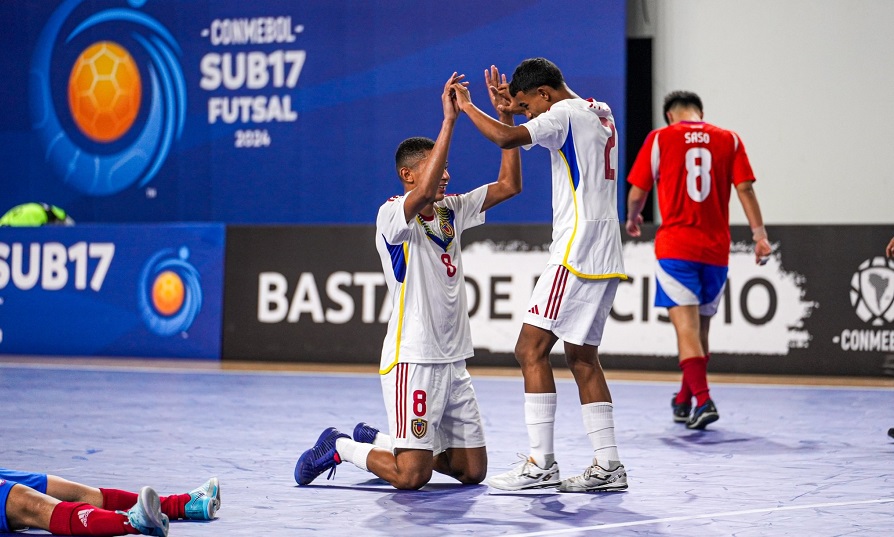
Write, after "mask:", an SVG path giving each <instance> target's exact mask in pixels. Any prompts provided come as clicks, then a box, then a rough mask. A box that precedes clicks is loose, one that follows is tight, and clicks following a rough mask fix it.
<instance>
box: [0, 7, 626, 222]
mask: <svg viewBox="0 0 894 537" xmlns="http://www.w3.org/2000/svg"><path fill="white" fill-rule="evenodd" d="M625 6H626V2H625V1H624V0H603V1H600V2H599V3H597V4H594V3H592V2H588V1H584V0H571V1H568V2H563V3H562V5H561V8H559V9H557V7H556V4H555V3H554V2H551V1H547V0H521V1H519V0H516V1H508V0H494V1H491V2H473V1H460V2H454V3H444V2H434V1H422V2H356V1H355V2H336V1H331V0H308V1H302V2H295V1H292V0H257V1H252V2H246V1H242V0H194V1H189V2H184V1H182V0H62V1H58V0H46V1H40V2H35V1H33V0H4V1H3V2H0V21H2V24H3V32H2V35H0V45H2V49H3V51H4V54H2V55H0V70H2V73H3V76H4V79H5V80H6V81H7V83H5V84H4V85H3V89H0V104H2V106H3V110H4V113H3V114H2V115H0V142H2V143H0V161H2V162H3V174H2V179H0V184H2V188H0V214H2V213H3V212H5V211H6V210H8V209H9V208H10V207H12V206H14V205H18V204H20V203H24V202H33V201H42V202H47V203H52V204H55V205H58V206H60V207H62V208H64V209H66V210H67V211H68V212H69V214H71V215H72V217H73V218H74V219H75V220H76V221H78V222H91V223H96V222H135V221H136V222H159V221H215V222H226V223H245V224H248V223H335V224H339V223H345V224H351V223H366V224H371V223H373V222H374V220H375V211H376V208H377V207H378V203H381V202H384V200H386V199H388V198H389V197H390V196H392V195H394V194H396V193H401V190H402V189H401V186H400V183H399V182H398V179H397V177H396V174H395V171H394V153H395V149H396V148H397V146H398V144H399V143H400V142H401V141H402V140H403V139H405V138H408V137H411V136H428V137H430V138H435V137H437V134H438V131H439V129H440V126H441V122H442V119H443V111H442V105H441V98H440V96H441V93H442V90H443V86H444V83H445V82H446V81H447V79H448V77H450V75H451V74H452V73H453V72H454V71H456V72H459V73H465V74H466V75H467V79H466V80H467V81H469V82H470V84H471V85H470V90H471V94H472V98H473V101H474V102H475V103H476V104H478V105H479V106H480V107H481V108H483V109H484V110H486V111H489V112H490V113H493V109H492V106H491V104H490V100H489V98H488V94H487V89H486V87H485V84H484V75H483V73H484V70H485V69H486V68H488V67H490V66H491V65H492V64H496V65H497V66H498V67H500V68H501V69H502V71H503V72H504V73H505V74H507V75H508V76H511V74H512V70H513V69H514V67H515V66H516V65H517V64H518V63H519V62H520V61H521V60H523V59H525V58H528V57H535V56H545V57H547V58H549V59H551V60H553V61H554V62H556V63H557V64H558V65H559V67H560V68H561V69H562V70H563V72H564V73H565V75H566V78H567V80H568V83H569V85H570V86H571V87H572V88H573V89H574V90H575V91H576V92H577V93H579V94H580V95H581V96H582V97H593V98H596V99H598V100H600V101H604V102H607V103H608V104H609V105H611V107H612V109H613V112H614V117H615V120H616V124H617V130H618V134H619V137H620V138H621V139H623V137H624V123H625V121H624V111H625V102H624V96H625V57H626V56H625V46H626V36H625V9H626V7H625ZM522 119H523V118H519V120H522ZM499 162H500V150H499V149H498V148H497V147H496V146H495V145H494V144H492V143H490V142H488V141H486V140H485V139H484V138H483V136H481V134H479V133H478V131H477V130H475V128H474V127H473V126H472V125H471V122H470V121H469V120H468V119H467V118H464V117H463V118H460V120H459V121H458V124H457V128H456V132H455V135H454V142H453V144H452V151H451V155H450V164H451V167H450V170H451V174H452V175H453V177H454V182H455V183H454V184H456V185H463V184H464V185H466V186H465V187H462V186H458V190H469V189H471V186H470V185H478V184H481V183H483V182H486V181H490V180H493V179H494V178H495V177H496V176H497V170H498V168H499ZM619 162H624V157H623V155H620V158H619ZM525 174H526V176H530V177H532V178H533V177H541V178H546V180H538V181H529V182H528V183H527V184H526V186H525V188H526V190H527V191H528V192H530V193H532V194H534V195H532V196H531V197H529V198H526V199H527V200H529V201H528V202H519V203H514V204H513V205H512V207H509V206H507V207H501V208H499V209H498V210H496V211H493V214H492V215H491V219H492V220H493V221H505V222H522V221H523V222H548V221H549V219H550V211H549V206H548V205H546V204H542V203H539V200H540V199H543V198H544V197H548V196H549V189H550V182H549V181H548V178H549V174H550V171H549V157H548V155H547V152H546V150H542V149H537V150H534V151H532V152H531V153H530V156H527V157H526V158H525ZM370 200H376V202H375V203H373V204H372V205H370ZM535 200H536V201H535Z"/></svg>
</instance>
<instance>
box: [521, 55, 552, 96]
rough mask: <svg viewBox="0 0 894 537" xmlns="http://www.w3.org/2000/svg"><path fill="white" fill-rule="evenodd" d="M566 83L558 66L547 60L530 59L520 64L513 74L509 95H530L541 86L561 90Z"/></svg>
mask: <svg viewBox="0 0 894 537" xmlns="http://www.w3.org/2000/svg"><path fill="white" fill-rule="evenodd" d="M564 83H565V78H564V77H563V76H562V71H560V70H559V68H558V67H557V66H556V64H554V63H553V62H551V61H549V60H547V59H546V58H528V59H527V60H524V61H523V62H521V63H520V64H518V67H516V68H515V72H514V73H512V82H510V83H509V95H512V96H515V95H516V94H517V93H518V92H522V93H528V92H529V91H531V90H533V89H536V88H539V87H540V86H549V87H551V88H553V89H559V88H561V87H562V85H563V84H564Z"/></svg>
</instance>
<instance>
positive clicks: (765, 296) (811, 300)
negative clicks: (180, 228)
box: [223, 225, 894, 376]
mask: <svg viewBox="0 0 894 537" xmlns="http://www.w3.org/2000/svg"><path fill="white" fill-rule="evenodd" d="M769 231H770V238H771V242H772V243H773V246H774V254H773V256H772V258H771V260H770V262H769V263H768V264H767V265H766V266H757V265H756V264H755V263H754V256H753V253H752V251H751V243H750V231H749V230H748V229H747V228H745V227H742V226H736V227H734V228H733V233H732V238H733V245H732V249H731V250H732V251H731V255H730V272H729V284H728V286H727V289H726V290H725V292H724V296H723V299H722V300H721V304H720V308H719V311H718V314H717V315H716V316H715V317H714V318H713V320H712V327H711V342H710V343H711V355H712V358H711V370H712V371H716V372H734V373H765V374H796V375H802V374H803V375H859V376H889V375H894V261H892V260H888V259H885V258H884V257H883V253H884V246H885V245H886V244H887V241H888V240H889V239H890V238H891V234H892V233H894V230H892V229H891V228H888V227H885V226H773V227H771V228H770V230H769ZM374 233H375V231H374V229H373V228H372V227H371V226H355V227H315V226H308V227H287V226H281V227H248V226H244V227H230V228H228V241H227V255H226V259H227V261H226V263H227V264H226V294H225V300H224V341H223V357H224V359H228V360H264V361H271V360H272V361H310V362H332V363H370V364H374V363H377V362H378V359H379V353H380V350H381V344H382V339H383V337H384V334H385V323H386V322H387V319H388V314H389V311H388V310H387V309H386V307H385V300H384V299H385V283H384V277H383V276H382V274H381V267H380V264H379V260H378V256H377V254H376V251H375V248H374ZM550 235H551V230H550V228H549V226H542V225H520V226H502V225H485V226H482V227H480V228H476V229H474V230H471V231H469V232H468V233H466V234H465V236H464V237H463V250H464V263H465V269H466V270H465V272H466V283H467V286H466V288H467V292H468V294H469V308H470V319H471V325H472V336H473V340H474V344H475V347H476V357H475V358H474V363H476V364H479V365H507V366H514V365H515V360H514V358H513V356H512V352H513V349H514V346H515V339H516V337H517V335H518V330H519V328H520V326H521V318H522V314H523V312H524V311H526V310H527V307H528V306H527V301H528V298H529V296H530V291H531V289H532V288H533V284H534V281H535V280H536V278H537V277H538V276H539V275H540V272H541V271H542V269H543V267H544V266H545V264H546V260H547V257H548V252H547V249H548V245H549V242H550ZM653 239H654V229H653V228H647V229H646V230H645V233H644V236H643V237H642V238H640V239H639V240H626V238H625V243H624V258H625V265H626V271H627V273H628V275H629V276H630V277H629V279H628V280H626V281H624V282H622V283H621V284H620V286H619V289H618V294H617V296H616V299H615V304H614V308H613V310H612V314H611V318H610V319H609V321H608V323H607V325H606V329H605V335H604V337H603V341H602V345H601V346H600V354H601V356H602V361H603V364H604V365H605V366H606V367H607V368H613V369H645V370H667V371H677V370H678V369H677V360H676V358H675V356H674V355H675V353H676V340H675V336H674V333H673V328H672V327H671V325H670V323H669V322H668V319H667V315H666V311H665V310H664V309H663V308H655V307H654V306H652V304H653V300H654V293H655V283H654V265H655V260H654V253H653ZM554 352H556V353H557V354H556V355H554V356H553V359H554V361H555V363H556V364H561V363H562V362H563V360H562V356H561V346H559V347H557V349H554Z"/></svg>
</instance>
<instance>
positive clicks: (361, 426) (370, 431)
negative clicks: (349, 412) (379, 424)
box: [354, 421, 379, 444]
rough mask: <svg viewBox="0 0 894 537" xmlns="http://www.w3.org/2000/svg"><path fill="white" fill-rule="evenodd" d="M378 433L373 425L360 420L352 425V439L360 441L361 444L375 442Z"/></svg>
mask: <svg viewBox="0 0 894 537" xmlns="http://www.w3.org/2000/svg"><path fill="white" fill-rule="evenodd" d="M377 434H379V430H378V429H376V428H375V427H371V426H369V425H367V424H366V423H364V422H362V421H361V422H360V423H358V424H357V426H356V427H354V441H355V442H361V443H363V444H374V443H375V442H376V435H377Z"/></svg>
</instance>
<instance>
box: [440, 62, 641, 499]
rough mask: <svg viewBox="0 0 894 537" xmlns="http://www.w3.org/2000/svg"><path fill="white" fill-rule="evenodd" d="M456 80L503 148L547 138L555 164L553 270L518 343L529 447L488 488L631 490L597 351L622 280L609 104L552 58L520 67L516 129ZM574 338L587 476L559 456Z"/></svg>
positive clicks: (466, 105)
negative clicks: (562, 467) (560, 364)
mask: <svg viewBox="0 0 894 537" xmlns="http://www.w3.org/2000/svg"><path fill="white" fill-rule="evenodd" d="M455 87H456V93H457V102H458V103H459V106H460V109H461V110H462V111H463V112H465V113H466V115H468V116H469V119H471V120H472V123H474V124H475V126H476V127H477V128H478V130H480V131H481V133H482V134H484V136H485V137H486V138H488V139H489V140H491V141H492V142H494V143H496V144H497V145H499V146H500V147H501V148H503V149H504V150H505V149H508V148H513V147H519V146H524V147H525V148H530V147H531V146H533V145H539V146H542V147H545V148H547V149H549V151H550V158H551V161H552V189H553V243H552V245H551V246H550V259H549V262H548V265H547V267H546V270H545V271H544V272H543V275H542V276H541V277H540V279H539V280H538V282H537V285H536V286H535V288H534V292H533V294H532V296H531V301H530V303H529V304H528V313H527V314H526V315H525V320H524V324H523V325H522V329H521V333H520V334H519V336H518V342H517V343H516V346H515V357H516V360H518V363H519V365H520V366H521V370H522V374H523V375H524V377H525V423H526V424H527V428H528V439H529V441H530V448H531V450H530V452H529V454H528V456H527V457H524V458H523V460H522V461H520V462H519V464H518V465H517V466H516V467H515V468H513V469H512V470H510V471H508V472H506V473H504V474H501V475H498V476H494V477H492V478H491V479H489V480H488V485H490V486H492V487H494V488H498V489H504V490H521V489H532V488H544V487H555V486H557V487H558V488H559V490H560V491H562V492H594V491H611V490H624V489H626V488H627V472H626V470H625V469H624V465H623V464H621V462H620V457H619V456H618V447H617V445H616V442H615V425H614V417H613V407H612V399H611V393H610V392H609V389H608V384H607V383H606V382H605V375H604V373H603V371H602V366H601V365H600V363H599V356H598V354H597V348H598V346H599V344H600V342H601V341H602V330H603V327H604V326H605V321H606V319H607V318H608V314H609V311H610V310H611V306H612V302H613V301H614V297H615V291H616V290H617V287H618V281H619V280H620V279H626V278H627V276H626V274H625V273H624V263H623V260H622V258H621V232H620V223H619V222H618V208H617V181H616V180H615V179H616V172H617V161H618V150H617V136H616V133H615V124H614V118H613V117H612V113H611V110H610V109H609V107H608V105H606V104H605V103H600V102H596V101H593V100H584V99H581V98H580V97H578V96H577V95H576V94H575V93H574V92H572V91H571V89H570V88H569V87H568V86H567V85H566V84H565V79H564V77H563V76H562V72H561V71H560V70H559V68H558V67H556V65H555V64H553V63H552V62H550V61H549V60H547V59H545V58H533V59H528V60H525V61H523V62H522V63H521V64H519V66H518V67H516V69H515V72H514V73H513V75H512V82H511V83H510V84H509V88H508V89H509V92H508V93H507V94H505V95H504V98H506V99H509V105H508V106H507V107H506V108H505V109H503V110H500V111H501V112H504V113H505V112H506V111H509V112H512V113H517V114H523V115H525V116H527V118H528V122H527V123H524V124H522V125H519V126H517V127H516V126H509V125H506V124H505V122H503V123H501V122H499V121H495V120H494V119H493V118H491V117H490V116H488V115H487V114H485V113H484V112H482V111H481V110H479V109H478V108H476V107H475V105H474V104H472V102H471V100H470V99H469V96H468V92H467V91H465V90H464V88H462V87H460V86H455ZM559 339H562V340H563V341H564V343H565V356H566V360H567V362H568V367H569V368H570V369H571V373H572V374H573V375H574V380H575V382H577V387H578V393H579V396H580V403H581V411H582V413H583V420H584V427H585V429H586V432H587V436H588V437H589V439H590V443H591V444H592V446H593V464H592V465H591V466H589V467H588V468H587V469H586V470H585V471H584V473H583V474H581V475H578V476H575V477H572V478H569V479H565V480H564V481H563V480H561V478H560V477H559V465H558V464H557V463H556V460H555V450H554V447H553V446H554V441H553V439H554V432H555V427H554V425H555V417H556V383H555V379H554V377H553V372H552V367H551V365H550V362H549V353H550V350H551V349H552V348H553V346H554V345H555V344H556V342H557V341H558V340H559Z"/></svg>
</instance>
